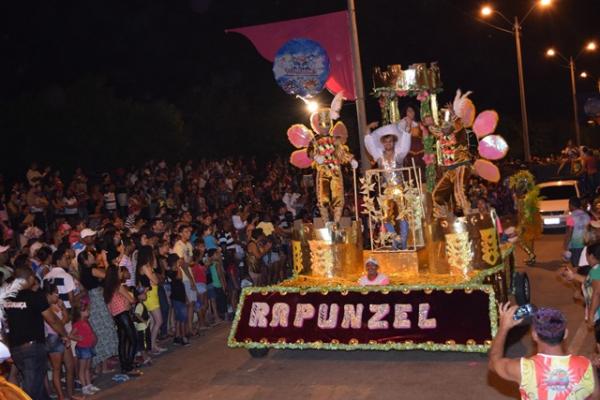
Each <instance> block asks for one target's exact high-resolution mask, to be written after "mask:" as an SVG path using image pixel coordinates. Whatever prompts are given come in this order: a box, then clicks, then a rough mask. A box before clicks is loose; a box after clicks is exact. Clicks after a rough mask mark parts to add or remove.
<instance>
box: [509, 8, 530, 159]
mask: <svg viewBox="0 0 600 400" xmlns="http://www.w3.org/2000/svg"><path fill="white" fill-rule="evenodd" d="M513 29H514V35H515V47H516V49H517V70H518V72H519V95H520V97H521V121H522V124H523V153H524V155H525V161H527V162H529V161H531V150H530V148H529V123H528V122H527V105H526V104H525V79H524V77H523V56H522V53H521V24H520V22H519V18H517V17H515V24H514V26H513Z"/></svg>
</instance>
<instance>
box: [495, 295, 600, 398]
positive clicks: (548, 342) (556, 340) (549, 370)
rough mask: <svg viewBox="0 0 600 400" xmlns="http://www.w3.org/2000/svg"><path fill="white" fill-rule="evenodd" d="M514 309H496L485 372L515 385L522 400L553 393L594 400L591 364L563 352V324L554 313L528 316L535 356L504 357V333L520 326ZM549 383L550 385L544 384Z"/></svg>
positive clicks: (560, 316)
mask: <svg viewBox="0 0 600 400" xmlns="http://www.w3.org/2000/svg"><path fill="white" fill-rule="evenodd" d="M517 308H518V306H516V305H515V306H511V305H510V303H506V304H504V305H502V306H501V307H500V323H499V327H498V332H497V333H496V337H495V338H494V340H493V342H492V347H491V349H490V353H489V358H490V360H489V369H490V370H491V371H492V372H495V373H496V374H498V375H499V376H500V377H501V378H503V379H506V380H509V381H512V382H516V383H518V384H519V390H520V392H521V398H523V399H531V398H536V399H545V398H550V396H553V393H561V395H562V396H564V398H570V399H581V400H583V399H587V398H589V397H590V396H593V398H597V396H598V395H599V394H600V393H599V389H598V384H597V382H596V376H595V375H596V374H595V373H594V368H593V366H592V363H591V362H590V361H589V360H588V359H587V358H585V357H583V356H575V355H571V354H566V353H565V351H564V350H563V346H562V345H563V341H564V339H565V338H566V336H567V321H566V319H565V316H564V315H563V314H562V313H561V312H560V311H558V310H555V309H552V308H540V309H539V310H537V312H536V313H535V314H534V315H533V316H532V330H531V337H532V339H533V341H534V342H535V344H536V345H537V351H538V352H537V354H535V355H534V356H532V357H527V358H520V359H511V358H506V357H504V345H505V342H506V336H507V334H508V331H509V330H510V329H512V328H513V327H515V326H517V325H518V324H520V323H521V322H522V320H515V319H514V315H515V311H516V310H517ZM556 377H565V378H566V379H556ZM549 380H552V385H548V384H545V383H546V382H549Z"/></svg>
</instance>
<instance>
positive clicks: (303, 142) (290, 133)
mask: <svg viewBox="0 0 600 400" xmlns="http://www.w3.org/2000/svg"><path fill="white" fill-rule="evenodd" d="M287 137H288V140H289V141H290V143H291V144H293V145H294V147H295V148H297V149H300V148H302V147H307V146H308V145H309V144H310V141H311V140H312V139H313V138H314V135H313V133H312V131H311V130H310V129H308V128H307V127H306V126H304V125H302V124H295V125H292V126H290V127H289V128H288V130H287Z"/></svg>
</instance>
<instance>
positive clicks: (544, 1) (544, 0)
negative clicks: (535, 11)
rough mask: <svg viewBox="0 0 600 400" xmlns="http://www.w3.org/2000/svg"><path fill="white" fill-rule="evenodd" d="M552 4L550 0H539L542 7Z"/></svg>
mask: <svg viewBox="0 0 600 400" xmlns="http://www.w3.org/2000/svg"><path fill="white" fill-rule="evenodd" d="M551 4H552V0H540V5H541V6H542V7H547V6H549V5H551Z"/></svg>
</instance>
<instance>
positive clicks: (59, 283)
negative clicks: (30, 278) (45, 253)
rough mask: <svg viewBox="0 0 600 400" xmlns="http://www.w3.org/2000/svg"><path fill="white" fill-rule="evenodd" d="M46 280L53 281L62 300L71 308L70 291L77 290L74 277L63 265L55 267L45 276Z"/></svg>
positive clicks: (67, 307)
mask: <svg viewBox="0 0 600 400" xmlns="http://www.w3.org/2000/svg"><path fill="white" fill-rule="evenodd" d="M44 282H52V283H53V284H54V285H56V288H57V289H58V297H59V298H60V299H61V300H62V302H63V303H64V305H65V308H66V309H67V310H69V309H71V302H69V293H71V292H73V291H74V290H75V281H74V279H73V277H72V276H71V275H70V274H69V273H68V272H66V271H65V270H64V269H62V268H61V267H54V268H52V269H51V270H50V272H48V273H47V274H46V276H44Z"/></svg>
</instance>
